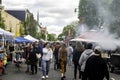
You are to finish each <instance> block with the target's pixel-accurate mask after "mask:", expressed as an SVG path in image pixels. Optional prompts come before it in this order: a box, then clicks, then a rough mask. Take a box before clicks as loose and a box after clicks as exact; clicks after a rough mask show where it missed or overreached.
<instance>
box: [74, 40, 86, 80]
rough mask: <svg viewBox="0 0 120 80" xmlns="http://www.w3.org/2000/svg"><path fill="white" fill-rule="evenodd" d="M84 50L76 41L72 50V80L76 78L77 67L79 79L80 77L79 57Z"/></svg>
mask: <svg viewBox="0 0 120 80" xmlns="http://www.w3.org/2000/svg"><path fill="white" fill-rule="evenodd" d="M83 51H84V47H83V45H82V44H81V43H79V42H78V43H77V45H76V48H75V50H74V51H73V60H72V61H73V64H74V80H76V79H77V69H78V70H79V79H80V78H81V72H80V65H79V58H80V56H81V54H82V52H83Z"/></svg>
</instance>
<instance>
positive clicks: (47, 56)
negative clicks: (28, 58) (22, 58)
mask: <svg viewBox="0 0 120 80" xmlns="http://www.w3.org/2000/svg"><path fill="white" fill-rule="evenodd" d="M52 58H53V51H52V49H51V48H50V43H49V42H47V43H45V45H44V48H43V56H42V75H43V76H42V79H45V78H48V74H49V69H50V62H51V61H52Z"/></svg>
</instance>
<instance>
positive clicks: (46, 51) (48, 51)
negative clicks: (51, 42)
mask: <svg viewBox="0 0 120 80" xmlns="http://www.w3.org/2000/svg"><path fill="white" fill-rule="evenodd" d="M52 58H53V51H52V49H51V48H49V49H48V48H43V56H42V60H46V61H49V60H50V59H52Z"/></svg>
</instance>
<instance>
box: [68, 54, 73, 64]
mask: <svg viewBox="0 0 120 80" xmlns="http://www.w3.org/2000/svg"><path fill="white" fill-rule="evenodd" d="M72 58H73V55H72V54H70V55H69V56H68V65H69V66H70V65H72Z"/></svg>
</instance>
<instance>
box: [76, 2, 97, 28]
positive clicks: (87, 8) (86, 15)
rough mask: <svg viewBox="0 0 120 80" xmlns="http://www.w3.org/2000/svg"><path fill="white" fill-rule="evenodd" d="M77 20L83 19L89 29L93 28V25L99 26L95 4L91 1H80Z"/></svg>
mask: <svg viewBox="0 0 120 80" xmlns="http://www.w3.org/2000/svg"><path fill="white" fill-rule="evenodd" d="M78 18H79V19H81V18H83V19H84V23H86V24H87V25H88V26H89V28H90V29H91V28H93V26H94V25H97V26H98V24H99V22H98V20H99V19H98V14H97V10H96V6H95V4H94V3H93V2H92V1H91V0H80V2H79V13H78Z"/></svg>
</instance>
